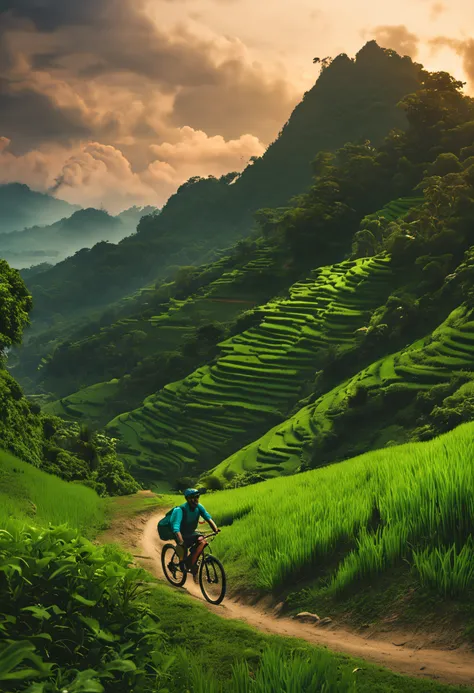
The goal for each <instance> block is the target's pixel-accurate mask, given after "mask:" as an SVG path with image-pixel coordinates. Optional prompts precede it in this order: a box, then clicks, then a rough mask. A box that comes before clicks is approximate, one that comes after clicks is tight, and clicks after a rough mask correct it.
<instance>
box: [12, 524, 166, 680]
mask: <svg viewBox="0 0 474 693" xmlns="http://www.w3.org/2000/svg"><path fill="white" fill-rule="evenodd" d="M10 529H11V532H8V531H6V530H2V531H1V532H0V559H1V564H2V571H1V573H0V604H1V607H0V624H1V625H0V681H2V682H8V691H9V693H15V692H16V691H25V687H24V686H25V681H28V682H30V683H31V684H32V685H31V687H30V688H29V689H28V690H29V691H35V692H36V691H41V693H57V692H58V691H64V690H71V691H74V690H77V691H96V692H97V693H102V692H103V691H105V690H106V687H107V690H112V689H113V690H114V693H128V692H129V691H131V690H133V691H135V692H136V693H139V692H142V691H143V692H145V691H149V690H159V689H160V685H159V684H160V681H161V680H162V678H163V675H162V671H163V670H162V668H161V667H162V664H163V660H164V658H163V656H162V655H161V654H160V649H161V647H162V643H163V634H162V633H161V631H160V629H159V627H158V623H157V621H158V619H157V617H156V616H155V615H154V614H153V613H152V611H151V610H150V609H149V607H148V606H147V605H146V604H145V602H144V601H143V596H144V595H145V594H146V591H145V590H144V589H143V582H141V580H142V579H143V578H144V577H146V573H145V572H144V571H142V570H141V569H130V568H127V559H126V558H125V557H123V556H122V555H121V554H119V553H117V552H113V551H112V549H110V548H97V547H95V546H93V545H92V544H91V543H90V542H89V541H87V540H86V539H83V538H81V537H80V536H79V534H78V533H77V532H76V531H74V530H70V529H67V528H66V527H57V528H51V529H49V530H43V529H36V528H30V529H29V530H28V531H18V530H17V529H15V527H13V526H12V527H11V528H10ZM72 645H73V646H72ZM104 684H105V685H104ZM105 686H106V687H105ZM4 690H5V689H4Z"/></svg>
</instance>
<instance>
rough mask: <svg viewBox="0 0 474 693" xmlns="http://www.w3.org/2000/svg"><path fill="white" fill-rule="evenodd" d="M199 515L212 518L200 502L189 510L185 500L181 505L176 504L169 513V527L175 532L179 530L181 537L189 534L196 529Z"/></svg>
mask: <svg viewBox="0 0 474 693" xmlns="http://www.w3.org/2000/svg"><path fill="white" fill-rule="evenodd" d="M200 517H202V518H204V519H205V520H212V517H211V516H210V515H209V513H208V512H207V510H206V508H205V507H204V506H203V505H201V504H200V503H198V505H197V507H196V509H195V510H191V508H190V507H189V505H188V503H187V502H186V503H183V505H178V507H177V508H175V509H174V510H173V512H172V513H171V518H170V525H171V529H172V531H173V532H174V533H175V534H176V532H181V534H182V535H183V537H186V536H190V535H192V534H194V532H195V531H196V527H197V526H198V522H199V518H200Z"/></svg>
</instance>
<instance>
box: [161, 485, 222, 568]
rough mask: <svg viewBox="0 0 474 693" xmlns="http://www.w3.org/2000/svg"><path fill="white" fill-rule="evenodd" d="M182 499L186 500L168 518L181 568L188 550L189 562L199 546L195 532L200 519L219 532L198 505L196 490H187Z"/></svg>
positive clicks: (197, 492)
mask: <svg viewBox="0 0 474 693" xmlns="http://www.w3.org/2000/svg"><path fill="white" fill-rule="evenodd" d="M184 497H185V498H186V503H183V504H182V505H178V506H177V507H176V508H175V509H174V510H173V512H172V513H171V517H170V525H171V529H172V531H173V533H174V536H175V541H176V553H177V554H178V558H179V560H180V562H181V567H182V568H184V567H185V560H186V557H187V552H188V549H191V552H190V555H189V559H190V561H191V559H192V556H193V553H194V552H195V550H196V549H197V548H198V546H199V541H198V538H199V536H200V534H199V532H196V527H197V526H198V522H199V518H200V517H202V518H203V519H204V520H206V521H207V523H208V524H209V525H210V527H211V529H212V530H213V531H214V532H220V529H218V527H217V525H216V523H215V522H214V520H213V519H212V517H211V516H210V515H209V513H208V512H207V510H206V508H205V507H204V506H203V505H201V504H200V502H199V491H198V490H197V489H195V488H187V489H186V491H185V492H184ZM194 572H195V571H194ZM194 572H193V574H194Z"/></svg>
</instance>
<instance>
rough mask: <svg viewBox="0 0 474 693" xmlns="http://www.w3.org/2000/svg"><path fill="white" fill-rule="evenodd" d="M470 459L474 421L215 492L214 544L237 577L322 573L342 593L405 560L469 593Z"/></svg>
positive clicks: (260, 580)
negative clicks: (217, 530) (218, 528)
mask: <svg viewBox="0 0 474 693" xmlns="http://www.w3.org/2000/svg"><path fill="white" fill-rule="evenodd" d="M473 460H474V424H472V423H469V424H464V425H463V426H460V427H459V428H457V429H456V430H454V431H452V432H450V433H447V434H445V435H443V436H440V437H439V438H437V439H435V440H432V441H429V442H426V443H413V444H408V445H404V446H399V447H390V448H387V449H385V450H378V451H374V452H370V453H367V454H365V455H362V456H360V457H357V458H354V459H352V460H348V461H345V462H342V463H340V464H337V465H332V466H330V467H326V468H324V469H319V470H315V471H312V472H307V473H304V474H300V475H297V476H293V477H286V478H280V479H273V480H271V481H267V482H264V483H260V484H256V485H255V486H251V487H245V488H242V489H235V490H233V491H226V492H223V493H218V494H215V495H213V496H210V497H209V498H206V506H207V507H208V509H209V510H210V511H211V512H212V514H213V515H214V516H215V518H216V520H217V522H218V523H220V524H221V525H223V526H224V531H223V532H222V534H221V535H220V536H219V537H218V538H217V540H216V548H217V549H218V551H219V555H220V556H221V557H222V558H223V560H224V561H225V564H226V567H227V569H228V572H229V573H230V575H231V577H232V578H233V581H234V584H235V583H237V584H238V585H240V586H244V585H245V586H249V587H253V588H260V589H264V590H273V589H275V588H277V587H280V586H282V585H285V584H288V583H290V582H291V581H292V580H293V579H295V578H296V577H298V576H299V575H301V574H313V575H314V574H318V575H320V576H324V578H325V585H326V589H327V590H329V591H332V592H334V593H338V592H340V591H341V590H344V589H345V588H347V587H350V586H351V585H353V584H355V583H356V582H357V581H359V580H362V579H365V578H369V577H371V576H374V575H379V574H382V573H383V572H386V571H387V570H389V569H390V568H392V567H393V566H395V565H397V564H400V563H401V562H402V561H403V559H405V560H406V561H408V563H409V564H410V565H411V566H412V567H413V569H414V570H415V571H417V572H418V574H419V575H420V579H421V580H422V581H424V582H425V583H426V584H428V583H429V584H430V585H431V586H432V587H434V588H436V589H437V590H439V591H440V592H441V593H446V592H450V591H452V590H453V589H454V590H455V591H456V592H457V593H458V594H464V593H466V592H467V591H468V590H469V589H472V588H474V568H473V551H472V544H471V543H470V542H471V536H472V532H473V528H474V465H473ZM451 547H454V548H451ZM463 547H465V548H463ZM455 575H458V577H455Z"/></svg>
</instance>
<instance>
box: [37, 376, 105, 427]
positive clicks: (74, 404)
mask: <svg viewBox="0 0 474 693" xmlns="http://www.w3.org/2000/svg"><path fill="white" fill-rule="evenodd" d="M118 382H119V381H118V380H117V379H116V378H114V379H113V380H109V382H107V383H97V384H96V385H91V386H90V387H85V388H84V389H83V390H79V391H78V392H75V393H74V394H72V395H70V396H69V397H64V398H62V399H58V400H57V401H56V402H50V403H49V404H45V405H44V407H43V411H44V412H45V413H46V414H51V415H52V416H60V417H61V418H63V419H70V420H73V421H77V420H78V419H79V420H81V419H85V420H87V421H97V422H100V421H101V417H102V415H103V414H102V412H103V410H104V405H105V403H106V401H107V400H108V399H110V398H112V397H113V396H114V395H115V394H116V392H117V389H118Z"/></svg>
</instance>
